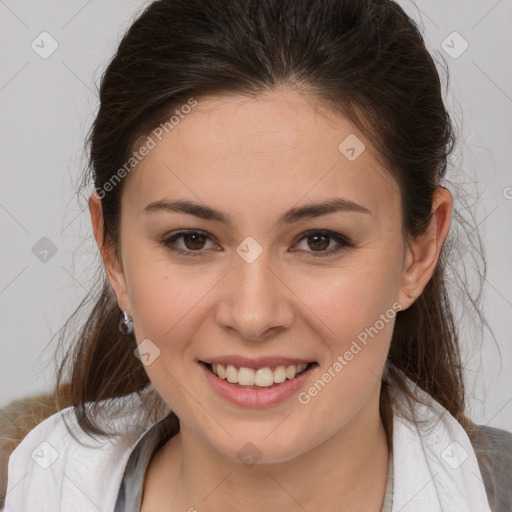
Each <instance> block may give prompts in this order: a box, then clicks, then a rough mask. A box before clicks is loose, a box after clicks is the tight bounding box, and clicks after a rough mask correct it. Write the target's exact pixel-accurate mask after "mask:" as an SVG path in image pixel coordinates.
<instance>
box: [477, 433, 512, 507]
mask: <svg viewBox="0 0 512 512" xmlns="http://www.w3.org/2000/svg"><path fill="white" fill-rule="evenodd" d="M471 442H472V444H473V449H474V450H475V454H476V457H477V460H478V464H479V466H480V471H481V473H482V478H483V480H484V483H485V487H486V490H487V495H488V498H489V505H490V507H491V509H492V511H493V512H509V511H510V510H512V493H511V492H510V489H512V433H511V432H507V431H506V430H501V429H498V428H493V427H488V426H485V425H474V433H473V434H472V436H471Z"/></svg>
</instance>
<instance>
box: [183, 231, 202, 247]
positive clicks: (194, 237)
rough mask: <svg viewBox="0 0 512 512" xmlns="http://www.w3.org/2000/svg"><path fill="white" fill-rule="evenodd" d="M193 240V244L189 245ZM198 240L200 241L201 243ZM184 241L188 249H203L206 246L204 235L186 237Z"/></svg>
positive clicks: (194, 234) (196, 234)
mask: <svg viewBox="0 0 512 512" xmlns="http://www.w3.org/2000/svg"><path fill="white" fill-rule="evenodd" d="M191 239H192V240H193V241H192V243H188V241H190V240H191ZM197 239H199V241H198V240H197ZM184 240H185V245H186V246H187V249H201V248H202V246H203V245H204V235H200V234H198V233H191V234H188V235H185V237H184ZM201 242H202V243H201Z"/></svg>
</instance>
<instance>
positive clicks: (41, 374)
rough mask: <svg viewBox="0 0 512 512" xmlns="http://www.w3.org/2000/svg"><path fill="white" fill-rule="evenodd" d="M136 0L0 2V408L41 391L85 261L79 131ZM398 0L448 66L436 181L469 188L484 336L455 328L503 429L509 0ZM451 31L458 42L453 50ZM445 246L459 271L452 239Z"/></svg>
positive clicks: (510, 298) (511, 314)
mask: <svg viewBox="0 0 512 512" xmlns="http://www.w3.org/2000/svg"><path fill="white" fill-rule="evenodd" d="M147 3H148V2H147V1H140V0H139V1H135V0H132V1H128V0H109V1H108V2H106V1H101V0H89V1H85V0H53V1H49V0H47V1H40V0H38V1H36V0H30V1H29V0H16V1H15V0H0V34H1V38H2V45H1V49H0V54H1V62H2V66H1V74H0V108H1V116H0V130H1V132H0V140H1V148H2V159H1V168H0V234H1V240H2V245H1V252H0V254H1V266H0V312H1V325H2V328H3V332H4V334H3V339H2V350H1V352H0V406H3V405H5V404H6V403H8V402H9V401H10V400H13V399H16V398H20V397H23V396H27V395H30V394H33V393H39V392H41V391H45V390H50V389H51V387H52V382H53V378H54V368H55V367H54V363H53V348H54V346H55V345H54V344H53V345H50V346H49V347H47V344H48V343H49V341H50V339H51V337H52V336H53V335H54V334H55V333H56V332H57V330H58V329H59V328H60V327H61V326H62V324H63V322H64V321H65V319H66V318H67V317H68V316H69V315H70V314H71V313H72V311H73V310H74V308H75V307H76V306H77V305H78V303H79V302H80V300H81V299H82V297H83V296H84V295H85V294H86V293H87V291H88V290H89V288H90V283H91V279H92V277H93V276H94V272H95V271H96V269H97V265H98V263H99V257H98V254H97V247H96V245H95V242H94V239H93V237H92V230H91V227H90V218H89V213H88V210H87V209H86V202H85V199H82V200H81V201H80V202H77V200H76V197H75V187H76V185H77V183H78V181H79V177H80V175H81V173H82V171H83V168H84V166H85V163H86V159H85V157H84V153H83V141H84V137H85V134H86V132H87V130H88V129H89V127H90V125H91V122H92V120H93V118H94V113H95V111H96V108H97V95H96V84H98V83H99V78H100V76H101V73H102V71H103V69H104V68H105V66H106V64H107V63H108V61H109V59H110V57H111V56H112V54H113V52H114V51H115V49H116V45H117V43H118V41H119V38H120V37H121V35H122V34H123V33H124V31H125V30H126V29H127V28H128V26H129V24H130V22H131V21H132V20H133V19H134V17H135V15H136V13H137V12H139V11H140V9H141V8H142V6H144V5H146V4H147ZM400 4H401V5H402V6H403V7H404V9H405V10H406V11H407V12H408V14H409V15H411V16H412V17H413V18H414V19H415V20H417V21H418V23H419V25H420V28H421V29H422V32H423V33H424V36H425V38H426V41H427V45H428V47H429V49H430V51H431V52H432V53H433V55H434V56H435V58H436V61H437V62H439V63H442V59H441V56H443V57H444V58H445V60H446V62H447V64H448V66H449V80H450V86H449V89H448V90H447V93H446V101H447V104H448V108H449V110H450V111H451V112H452V114H453V116H454V123H455V125H456V128H457V130H458V134H459V137H460V143H459V146H458V148H457V150H456V151H455V153H454V155H453V157H452V164H451V166H450V175H449V178H450V179H451V180H452V181H454V182H461V183H463V184H464V186H463V187H462V189H461V191H460V193H461V194H468V195H469V197H470V198H471V197H476V196H477V195H478V196H479V197H480V199H479V200H478V201H477V205H476V207H475V213H476V215H477V221H476V222H477V224H478V225H479V230H480V231H481V235H482V237H483V239H484V242H485V246H486V248H487V258H488V278H487V281H486V283H485V296H484V312H485V314H486V317H487V319H488V321H489V324H490V325H491V327H492V329H493V330H494V333H495V336H496V341H497V345H496V343H495V342H494V340H493V339H492V337H491V336H490V334H489V333H488V332H485V335H484V341H483V345H482V348H481V349H480V346H479V345H475V342H473V340H472V338H474V336H473V334H474V328H473V326H472V324H471V322H468V321H467V319H466V321H465V323H464V324H463V325H461V332H462V333H463V338H464V347H463V349H464V353H465V354H466V364H467V367H468V370H467V372H466V373H467V378H468V391H469V393H470V395H471V399H470V402H469V403H470V406H471V411H472V417H473V418H474V420H475V421H477V422H479V423H487V424H489V425H492V426H496V427H500V428H505V429H507V430H511V431H512V376H511V374H512V343H511V337H510V332H511V330H512V272H511V271H510V262H511V261H512V236H511V235H512V228H511V225H512V222H511V221H512V173H511V163H512V150H511V147H512V123H511V116H512V64H511V63H512V60H511V59H510V51H511V50H512V31H511V30H510V24H511V22H512V1H511V0H500V1H495V0H492V1H490V0H489V1H488V0H479V1H476V0H470V1H468V0H464V1H462V0H459V1H453V0H452V1H450V2H447V1H445V0H426V1H421V2H419V1H417V2H416V4H414V3H413V2H412V1H411V0H407V1H405V0H403V1H400ZM448 4H449V5H448ZM42 32H48V33H49V34H50V35H51V38H53V39H54V40H55V41H56V42H57V44H58V48H57V49H56V50H55V51H54V53H52V54H51V55H50V56H49V57H47V58H42V57H41V56H40V55H39V54H38V53H37V52H36V51H35V50H34V49H33V48H32V47H31V45H32V43H33V42H34V43H33V44H34V46H35V48H36V49H37V51H39V53H43V54H44V52H48V51H49V50H50V49H51V44H52V40H51V39H50V37H49V36H41V35H40V34H41V33H42ZM453 32H457V33H458V34H460V36H459V35H457V34H453ZM443 41H444V43H443ZM464 41H467V44H468V45H469V46H468V48H467V49H466V51H464V52H463V53H462V54H461V55H457V54H458V53H460V51H461V50H462V49H463V45H464ZM53 44H54V43H53ZM444 48H446V51H445V49H444ZM447 52H450V53H451V54H452V55H451V56H450V55H449V53H447ZM454 56H456V58H454ZM441 73H442V76H443V75H444V73H443V71H442V69H441ZM457 206H458V203H456V207H457ZM43 237H47V238H48V239H49V240H51V242H52V243H53V244H54V245H55V246H56V250H57V252H56V254H55V255H54V256H53V257H51V253H49V254H48V256H47V260H48V261H46V262H42V261H41V260H40V259H39V258H38V257H36V255H35V254H34V253H33V247H34V246H36V248H37V247H39V246H38V245H36V244H37V243H38V242H39V241H40V240H41V239H42V238H43ZM39 243H44V242H39ZM457 247H458V253H460V263H461V264H462V263H465V264H466V266H468V267H469V268H470V267H471V253H470V252H466V248H465V244H464V241H461V242H459V245H458V246H457ZM36 252H37V251H36ZM42 256H43V254H41V255H40V257H42ZM54 343H55V342H54ZM498 347H499V349H498ZM45 348H46V350H45ZM500 352H501V360H500Z"/></svg>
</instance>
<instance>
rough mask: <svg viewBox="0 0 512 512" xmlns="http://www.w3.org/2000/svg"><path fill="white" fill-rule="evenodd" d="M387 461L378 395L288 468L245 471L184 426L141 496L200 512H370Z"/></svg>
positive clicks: (377, 503)
mask: <svg viewBox="0 0 512 512" xmlns="http://www.w3.org/2000/svg"><path fill="white" fill-rule="evenodd" d="M388 458H389V449H388V442H387V438H386V430H385V428H384V425H383V423H382V420H381V418H380V414H379V395H378V393H377V394H376V396H374V397H372V398H371V399H369V400H368V401H367V402H366V404H365V405H364V406H363V407H362V408H361V410H360V411H359V412H358V414H357V415H356V417H354V418H353V419H352V420H351V421H350V422H349V423H348V424H347V425H345V427H344V428H343V429H341V430H340V431H338V432H336V433H335V434H334V435H333V436H332V437H330V438H329V439H328V440H327V441H325V442H324V443H322V444H320V445H317V446H315V447H314V448H312V449H311V450H309V451H307V452H305V453H303V454H302V455H300V456H298V457H295V458H294V459H293V460H289V461H286V462H278V463H273V464H255V465H254V466H251V467H248V466H245V465H243V464H241V463H240V462H238V461H237V462H234V461H232V460H228V459H226V458H225V457H223V456H222V455H220V454H219V453H218V452H216V451H215V450H214V449H212V448H211V447H210V446H209V445H207V444H206V443H205V441H204V440H203V439H200V438H198V437H197V436H196V434H195V433H194V432H192V431H190V430H188V429H187V428H186V427H184V426H183V425H182V427H181V429H180V432H179V433H178V434H177V435H176V436H174V437H173V438H171V439H170V440H169V441H168V443H166V445H164V447H163V448H162V449H161V450H160V451H159V453H158V454H157V455H156V456H155V457H154V461H152V464H151V466H150V468H148V477H149V476H150V471H152V473H153V475H156V476H154V478H153V481H154V485H152V486H151V487H150V488H147V487H148V486H145V490H144V494H145V496H146V497H148V496H150V495H151V496H157V495H158V497H159V500H162V499H164V500H165V501H164V502H166V503H169V504H176V505H177V506H176V510H195V509H197V510H201V512H202V511H205V512H207V511H216V510H223V511H225V512H235V511H239V510H246V511H248V512H252V511H254V512H256V511H260V510H261V509H264V510H266V511H267V512H274V511H276V512H277V511H282V510H287V511H293V512H295V511H302V512H303V511H304V510H337V511H339V510H340V503H343V509H342V510H344V511H351V510H357V511H360V512H363V511H371V512H375V511H376V510H380V508H381V506H382V502H383V499H384V494H385V489H386V482H387V470H388ZM156 488H159V489H160V491H159V492H154V490H155V489H156ZM164 494H165V496H164ZM160 503H162V501H160ZM144 505H148V506H149V502H148V501H145V503H144ZM178 505H179V506H178ZM194 507H195V509H194ZM148 509H149V508H148ZM154 510H157V508H154ZM167 510H169V508H167ZM170 510H174V508H171V509H170Z"/></svg>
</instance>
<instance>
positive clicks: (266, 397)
mask: <svg viewBox="0 0 512 512" xmlns="http://www.w3.org/2000/svg"><path fill="white" fill-rule="evenodd" d="M199 366H200V367H201V368H202V370H203V373H204V374H205V376H206V379H207V380H208V382H209V383H210V385H211V386H212V388H213V390H214V391H216V392H217V393H218V394H219V395H220V396H222V397H223V398H225V399H226V400H228V401H230V402H232V403H234V404H236V405H241V406H243V407H265V406H269V405H274V404H277V403H279V402H282V401H283V400H286V399H287V398H289V397H290V396H292V395H293V394H294V393H297V392H298V391H299V390H300V388H302V387H303V386H304V384H305V382H306V380H307V379H308V378H309V376H310V375H311V374H312V373H313V372H314V371H315V369H316V368H317V367H318V365H316V364H314V365H312V366H311V367H309V368H308V369H307V370H306V371H305V372H303V373H301V374H300V375H299V376H298V377H295V378H294V379H290V380H285V381H284V382H283V383H281V384H279V385H277V386H274V387H272V388H268V389H250V388H242V387H237V386H236V385H234V384H231V383H229V382H228V381H227V380H224V379H221V378H219V377H217V375H215V374H214V373H213V372H211V371H210V370H209V369H208V368H207V367H206V364H205V363H203V362H200V363H199Z"/></svg>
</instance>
